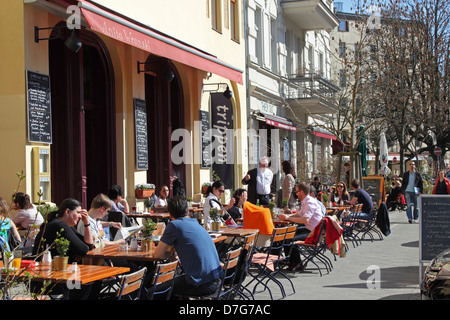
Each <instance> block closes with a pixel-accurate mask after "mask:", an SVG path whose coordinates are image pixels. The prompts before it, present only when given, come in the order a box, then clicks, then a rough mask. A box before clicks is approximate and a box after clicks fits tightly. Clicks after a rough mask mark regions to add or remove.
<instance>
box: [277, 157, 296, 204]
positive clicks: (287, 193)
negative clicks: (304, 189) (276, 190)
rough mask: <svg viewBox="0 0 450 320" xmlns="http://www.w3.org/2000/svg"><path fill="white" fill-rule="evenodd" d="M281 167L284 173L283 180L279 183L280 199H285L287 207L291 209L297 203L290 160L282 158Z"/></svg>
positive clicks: (293, 173)
mask: <svg viewBox="0 0 450 320" xmlns="http://www.w3.org/2000/svg"><path fill="white" fill-rule="evenodd" d="M281 167H282V169H283V172H284V174H285V177H284V180H283V182H282V184H281V190H282V199H287V200H288V207H289V209H292V208H294V207H295V205H296V204H297V199H296V197H295V195H294V192H293V191H295V179H296V176H295V170H294V168H293V166H292V164H291V162H290V161H288V160H284V161H283V162H282V163H281Z"/></svg>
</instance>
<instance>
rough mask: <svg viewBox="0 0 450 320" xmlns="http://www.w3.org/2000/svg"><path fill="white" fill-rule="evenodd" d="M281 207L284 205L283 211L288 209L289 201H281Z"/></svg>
mask: <svg viewBox="0 0 450 320" xmlns="http://www.w3.org/2000/svg"><path fill="white" fill-rule="evenodd" d="M281 205H282V207H283V209H287V206H288V199H283V200H281Z"/></svg>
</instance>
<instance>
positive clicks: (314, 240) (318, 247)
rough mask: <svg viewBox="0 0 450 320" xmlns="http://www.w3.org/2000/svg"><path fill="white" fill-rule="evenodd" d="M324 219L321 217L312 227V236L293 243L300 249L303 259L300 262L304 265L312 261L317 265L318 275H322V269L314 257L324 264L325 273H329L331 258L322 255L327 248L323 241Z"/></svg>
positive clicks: (324, 235) (324, 231)
mask: <svg viewBox="0 0 450 320" xmlns="http://www.w3.org/2000/svg"><path fill="white" fill-rule="evenodd" d="M324 220H325V219H322V220H321V222H319V224H318V225H317V226H316V228H315V229H314V236H313V237H311V238H307V239H306V240H304V241H303V240H300V241H296V242H295V243H294V245H295V246H296V247H297V248H298V250H299V251H300V254H301V255H302V256H303V257H304V259H302V261H301V262H300V264H302V265H303V266H304V267H306V265H307V264H308V262H311V263H313V264H314V265H315V266H316V267H317V270H318V271H319V273H320V276H322V271H321V270H320V267H319V265H318V264H317V263H316V259H317V260H318V261H320V262H322V264H323V265H324V266H325V269H326V270H327V273H330V271H331V269H332V264H331V260H330V259H328V257H326V256H325V255H324V252H325V250H326V249H327V244H326V241H325V238H326V223H325V221H324ZM297 267H298V266H296V267H295V268H294V269H296V268H297Z"/></svg>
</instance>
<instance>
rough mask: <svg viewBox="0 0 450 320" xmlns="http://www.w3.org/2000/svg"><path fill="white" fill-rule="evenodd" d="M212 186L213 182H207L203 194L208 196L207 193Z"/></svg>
mask: <svg viewBox="0 0 450 320" xmlns="http://www.w3.org/2000/svg"><path fill="white" fill-rule="evenodd" d="M210 186H211V182H205V183H203V184H202V194H204V195H207V194H206V192H207V191H208V188H209V187H210Z"/></svg>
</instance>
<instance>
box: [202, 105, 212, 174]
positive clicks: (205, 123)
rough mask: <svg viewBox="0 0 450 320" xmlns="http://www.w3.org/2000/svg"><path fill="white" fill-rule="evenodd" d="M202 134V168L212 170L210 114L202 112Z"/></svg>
mask: <svg viewBox="0 0 450 320" xmlns="http://www.w3.org/2000/svg"><path fill="white" fill-rule="evenodd" d="M200 123H201V128H200V130H201V132H200V135H201V136H200V140H201V146H202V168H211V130H210V129H211V128H210V120H209V112H208V111H202V110H200Z"/></svg>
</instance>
